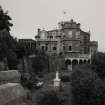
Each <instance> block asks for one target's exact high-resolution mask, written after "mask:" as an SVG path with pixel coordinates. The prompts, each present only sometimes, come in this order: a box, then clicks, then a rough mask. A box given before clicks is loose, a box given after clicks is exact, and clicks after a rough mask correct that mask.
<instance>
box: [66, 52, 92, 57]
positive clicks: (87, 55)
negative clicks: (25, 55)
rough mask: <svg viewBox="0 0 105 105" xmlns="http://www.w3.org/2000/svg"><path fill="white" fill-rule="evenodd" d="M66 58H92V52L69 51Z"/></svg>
mask: <svg viewBox="0 0 105 105" xmlns="http://www.w3.org/2000/svg"><path fill="white" fill-rule="evenodd" d="M65 57H66V58H91V55H90V54H77V53H76V54H74V53H68V54H65Z"/></svg>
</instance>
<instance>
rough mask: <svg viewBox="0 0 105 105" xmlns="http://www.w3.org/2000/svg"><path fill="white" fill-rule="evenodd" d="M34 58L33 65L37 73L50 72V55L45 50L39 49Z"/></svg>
mask: <svg viewBox="0 0 105 105" xmlns="http://www.w3.org/2000/svg"><path fill="white" fill-rule="evenodd" d="M35 55H36V57H35V58H34V59H33V63H32V67H33V72H34V73H35V74H42V73H44V72H48V56H47V54H45V53H44V52H41V51H37V52H36V53H35Z"/></svg>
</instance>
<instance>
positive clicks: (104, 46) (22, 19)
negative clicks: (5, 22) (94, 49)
mask: <svg viewBox="0 0 105 105" xmlns="http://www.w3.org/2000/svg"><path fill="white" fill-rule="evenodd" d="M0 5H1V6H2V8H3V9H4V10H5V11H6V10H8V11H9V13H8V14H9V15H10V16H11V17H12V21H11V22H12V23H13V25H14V26H13V27H12V28H11V34H12V35H13V36H14V37H17V38H32V39H34V37H35V35H37V29H38V28H41V29H43V28H44V29H46V30H51V29H56V27H57V25H58V22H60V21H64V20H66V21H69V20H70V19H74V21H76V22H77V23H81V28H82V30H84V31H87V32H88V31H89V30H90V31H91V40H96V41H98V44H99V47H98V50H99V51H103V52H105V12H104V11H105V0H0ZM64 11H65V12H66V14H64Z"/></svg>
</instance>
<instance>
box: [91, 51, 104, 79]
mask: <svg viewBox="0 0 105 105" xmlns="http://www.w3.org/2000/svg"><path fill="white" fill-rule="evenodd" d="M92 69H93V70H94V71H95V72H96V73H97V74H98V75H99V77H100V78H102V79H104V78H105V53H102V52H98V53H96V54H94V55H93V57H92Z"/></svg>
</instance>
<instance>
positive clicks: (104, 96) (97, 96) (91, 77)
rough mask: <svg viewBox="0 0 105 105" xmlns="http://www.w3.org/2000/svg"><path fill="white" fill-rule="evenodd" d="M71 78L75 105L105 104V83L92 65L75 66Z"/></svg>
mask: <svg viewBox="0 0 105 105" xmlns="http://www.w3.org/2000/svg"><path fill="white" fill-rule="evenodd" d="M71 80H72V81H71V85H72V94H73V104H74V105H104V104H105V85H104V83H103V81H102V80H101V79H100V78H99V77H98V75H97V74H96V73H95V72H93V71H92V70H91V67H89V66H81V67H77V68H75V70H74V71H73V72H72V77H71Z"/></svg>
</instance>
